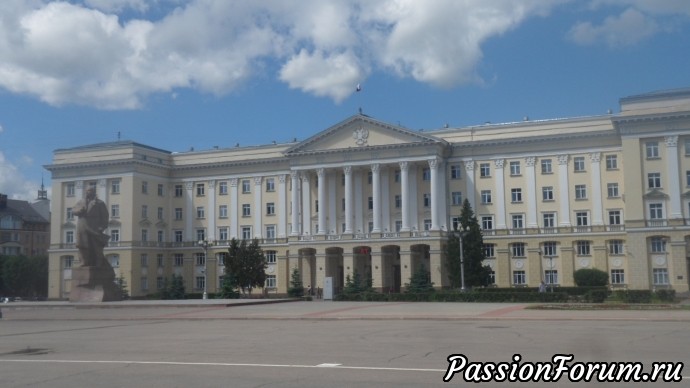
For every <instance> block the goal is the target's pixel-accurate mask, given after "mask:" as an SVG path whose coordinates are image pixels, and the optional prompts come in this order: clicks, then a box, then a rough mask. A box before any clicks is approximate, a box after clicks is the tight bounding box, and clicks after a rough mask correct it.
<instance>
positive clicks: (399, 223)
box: [342, 220, 402, 232]
mask: <svg viewBox="0 0 690 388" xmlns="http://www.w3.org/2000/svg"><path fill="white" fill-rule="evenodd" d="M342 230H345V226H343V229H342ZM400 230H402V221H400V220H396V221H395V231H396V232H400Z"/></svg>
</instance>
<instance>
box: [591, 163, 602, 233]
mask: <svg viewBox="0 0 690 388" xmlns="http://www.w3.org/2000/svg"><path fill="white" fill-rule="evenodd" d="M589 159H590V161H591V162H592V225H604V215H603V209H602V198H601V163H600V160H601V153H600V152H592V153H591V154H589Z"/></svg>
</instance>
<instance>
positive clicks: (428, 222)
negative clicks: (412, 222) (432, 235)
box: [424, 219, 431, 230]
mask: <svg viewBox="0 0 690 388" xmlns="http://www.w3.org/2000/svg"><path fill="white" fill-rule="evenodd" d="M424 230H431V220H430V219H426V220H424Z"/></svg>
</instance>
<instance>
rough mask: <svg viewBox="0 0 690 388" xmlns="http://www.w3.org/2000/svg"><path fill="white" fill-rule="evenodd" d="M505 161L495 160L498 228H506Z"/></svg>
mask: <svg viewBox="0 0 690 388" xmlns="http://www.w3.org/2000/svg"><path fill="white" fill-rule="evenodd" d="M504 162H505V159H497V160H494V165H495V166H496V205H497V206H496V212H497V214H496V228H497V229H505V228H506V189H505V182H504V179H505V178H504V177H503V163H504Z"/></svg>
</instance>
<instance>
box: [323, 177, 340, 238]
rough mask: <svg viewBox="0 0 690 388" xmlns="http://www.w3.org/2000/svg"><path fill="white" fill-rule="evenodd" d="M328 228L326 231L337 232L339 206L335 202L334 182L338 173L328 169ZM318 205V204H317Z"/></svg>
mask: <svg viewBox="0 0 690 388" xmlns="http://www.w3.org/2000/svg"><path fill="white" fill-rule="evenodd" d="M328 176H329V177H328V178H326V180H327V181H328V228H327V230H326V232H327V233H331V234H337V233H338V215H337V210H338V206H341V205H340V203H338V202H337V190H336V186H335V185H336V182H338V173H337V172H336V171H330V172H329V173H328ZM319 206H320V205H319Z"/></svg>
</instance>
